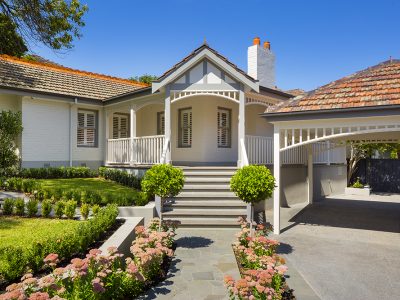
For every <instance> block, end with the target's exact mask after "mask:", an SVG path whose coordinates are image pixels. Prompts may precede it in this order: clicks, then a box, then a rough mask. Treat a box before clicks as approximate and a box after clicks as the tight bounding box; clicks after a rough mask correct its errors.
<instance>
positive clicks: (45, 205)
mask: <svg viewBox="0 0 400 300" xmlns="http://www.w3.org/2000/svg"><path fill="white" fill-rule="evenodd" d="M51 209H52V204H51V200H49V199H46V200H44V201H43V202H42V216H43V217H44V218H48V217H49V216H50V213H51Z"/></svg>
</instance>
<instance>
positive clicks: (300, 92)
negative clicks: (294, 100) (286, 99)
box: [285, 89, 307, 97]
mask: <svg viewBox="0 0 400 300" xmlns="http://www.w3.org/2000/svg"><path fill="white" fill-rule="evenodd" d="M285 93H288V94H291V95H293V96H296V97H297V96H303V95H305V94H307V92H306V91H305V90H302V89H292V90H287V91H285Z"/></svg>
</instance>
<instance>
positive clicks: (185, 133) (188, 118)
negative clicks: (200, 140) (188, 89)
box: [178, 108, 192, 148]
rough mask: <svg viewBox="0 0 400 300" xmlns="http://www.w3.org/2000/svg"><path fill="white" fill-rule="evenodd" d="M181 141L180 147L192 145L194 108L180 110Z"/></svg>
mask: <svg viewBox="0 0 400 300" xmlns="http://www.w3.org/2000/svg"><path fill="white" fill-rule="evenodd" d="M178 121H179V122H178V123H179V142H178V147H182V148H184V147H191V146H192V109H191V108H184V109H180V110H179V120H178Z"/></svg>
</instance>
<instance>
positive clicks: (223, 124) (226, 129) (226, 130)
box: [217, 108, 231, 148]
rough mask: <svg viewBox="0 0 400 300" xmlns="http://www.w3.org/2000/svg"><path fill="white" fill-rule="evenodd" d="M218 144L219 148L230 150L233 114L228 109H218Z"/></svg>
mask: <svg viewBox="0 0 400 300" xmlns="http://www.w3.org/2000/svg"><path fill="white" fill-rule="evenodd" d="M217 122H218V132H217V143H218V147H219V148H227V147H228V148H229V147H230V146H231V145H230V144H231V128H230V127H231V126H230V124H231V113H230V110H228V109H223V108H218V113H217Z"/></svg>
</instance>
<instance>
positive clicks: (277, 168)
mask: <svg viewBox="0 0 400 300" xmlns="http://www.w3.org/2000/svg"><path fill="white" fill-rule="evenodd" d="M280 146H281V137H280V129H279V128H277V127H276V126H274V177H275V185H276V187H275V190H274V233H275V234H280V232H281V227H280V226H281V224H280V218H281V205H280V204H281V199H280V198H281V182H280V181H281V152H280V148H281V147H280Z"/></svg>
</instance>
